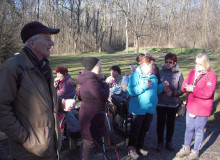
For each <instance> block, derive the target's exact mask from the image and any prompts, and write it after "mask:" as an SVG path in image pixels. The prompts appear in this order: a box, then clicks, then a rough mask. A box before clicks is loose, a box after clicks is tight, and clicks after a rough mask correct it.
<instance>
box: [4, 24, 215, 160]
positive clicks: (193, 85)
mask: <svg viewBox="0 0 220 160" xmlns="http://www.w3.org/2000/svg"><path fill="white" fill-rule="evenodd" d="M59 31H60V30H59V29H56V28H49V27H47V26H45V25H43V24H42V23H40V22H37V21H34V22H30V23H28V24H26V25H25V26H24V27H23V29H22V31H21V39H22V40H23V43H24V48H23V49H22V51H21V53H20V55H21V56H22V57H23V59H24V62H25V68H24V71H23V75H22V79H21V85H20V87H19V88H18V86H17V85H18V81H17V79H18V76H17V68H18V67H19V63H20V62H18V61H17V59H16V58H15V57H12V58H9V59H8V60H6V61H5V63H4V64H3V65H2V66H1V69H0V79H1V82H2V83H0V97H1V99H0V130H1V131H2V132H4V133H6V135H7V136H8V140H9V145H10V153H11V155H12V157H13V159H15V160H23V159H26V160H38V159H39V160H41V159H47V160H55V159H59V151H60V148H61V144H62V138H61V128H60V126H59V119H58V112H61V113H63V112H68V111H71V110H72V109H74V106H75V100H74V97H75V95H76V81H75V80H74V79H72V78H71V77H70V75H69V74H68V69H67V68H63V67H59V68H57V69H56V73H57V78H55V79H54V78H53V75H52V72H51V68H50V66H49V61H48V60H47V57H48V56H50V50H51V48H52V47H53V46H54V42H53V41H52V38H51V35H52V34H57V33H59ZM136 61H137V67H136V68H135V69H133V70H132V73H131V74H129V75H126V76H127V78H128V81H127V83H126V84H125V85H124V86H123V91H124V92H126V93H127V94H128V95H129V110H128V112H129V113H130V114H131V115H132V122H131V130H130V132H129V142H128V154H129V156H131V158H133V159H138V158H139V157H140V155H142V156H147V154H148V151H147V150H146V148H145V144H144V139H145V135H146V133H147V132H148V130H149V129H150V124H151V121H152V119H153V115H154V113H155V112H156V111H157V139H158V144H157V147H156V150H157V151H158V152H159V151H161V150H162V149H163V147H164V128H165V125H166V143H165V148H166V149H167V150H169V151H174V148H173V145H172V136H173V133H174V125H175V117H176V112H177V107H178V105H179V97H180V96H182V95H183V94H184V93H186V95H187V106H186V108H187V113H186V130H185V137H184V145H183V147H182V148H181V149H180V151H179V152H178V153H177V154H176V156H178V157H183V156H188V157H189V159H198V157H199V149H200V147H201V144H202V142H203V137H204V127H205V125H206V122H207V120H208V116H210V114H211V110H212V106H213V101H214V91H215V87H216V83H217V78H216V75H215V73H214V71H213V70H212V69H211V67H210V62H209V58H208V56H207V55H206V54H204V53H199V54H197V55H196V57H195V60H194V66H195V67H194V68H193V69H192V71H190V73H189V74H188V76H187V77H186V78H185V79H184V78H183V75H182V73H181V72H180V71H179V66H178V64H177V56H176V55H175V54H173V53H168V54H166V55H165V58H164V64H163V65H162V69H161V70H159V69H158V67H157V66H156V64H155V59H154V58H153V57H152V55H151V54H150V53H143V54H139V55H138V56H137V58H136ZM82 65H83V66H84V70H83V71H82V72H80V73H79V74H78V76H77V83H78V84H79V85H80V96H81V99H82V102H81V106H80V110H79V123H80V133H81V137H82V139H83V141H82V145H81V149H80V152H81V153H80V159H82V160H87V159H89V153H90V150H91V148H92V147H93V146H94V144H95V143H96V141H98V140H99V139H100V138H102V137H103V136H104V135H105V134H106V128H105V107H106V103H107V101H108V98H109V90H110V88H111V87H115V86H119V85H123V84H124V83H123V82H122V81H123V76H122V74H121V70H120V68H119V66H112V67H111V68H110V71H111V76H110V77H108V78H107V79H106V80H105V76H103V74H102V73H101V61H100V60H99V59H98V58H95V57H86V58H83V61H82ZM54 85H55V87H54ZM67 86H68V89H67V88H66V89H65V90H67V91H68V92H65V93H64V92H63V91H62V90H63V89H64V88H65V87H67ZM66 99H73V100H72V101H71V103H70V104H68V107H67V105H66V104H67V100H66ZM194 134H195V143H194V148H193V149H190V147H191V146H190V145H191V141H192V139H193V136H194Z"/></svg>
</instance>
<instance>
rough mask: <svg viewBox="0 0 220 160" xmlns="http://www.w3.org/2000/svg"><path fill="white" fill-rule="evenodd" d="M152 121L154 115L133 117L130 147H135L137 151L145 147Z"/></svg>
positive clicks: (147, 114)
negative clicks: (145, 139) (146, 136)
mask: <svg viewBox="0 0 220 160" xmlns="http://www.w3.org/2000/svg"><path fill="white" fill-rule="evenodd" d="M152 119H153V115H152V114H149V113H146V114H145V115H133V117H132V122H131V130H130V132H129V142H128V146H133V147H135V148H136V149H140V148H143V147H144V138H145V135H146V133H147V132H148V131H149V129H150V124H151V121H152Z"/></svg>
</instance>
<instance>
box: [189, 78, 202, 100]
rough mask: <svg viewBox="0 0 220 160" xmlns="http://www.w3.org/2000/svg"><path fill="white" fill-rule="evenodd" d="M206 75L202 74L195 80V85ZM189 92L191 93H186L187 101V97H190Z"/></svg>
mask: <svg viewBox="0 0 220 160" xmlns="http://www.w3.org/2000/svg"><path fill="white" fill-rule="evenodd" d="M204 76H205V74H202V75H201V76H200V77H199V79H198V80H197V81H196V82H195V86H196V84H197V83H198V82H199V80H200V79H202V77H204ZM189 93H190V92H188V93H187V94H186V101H187V99H188V96H189Z"/></svg>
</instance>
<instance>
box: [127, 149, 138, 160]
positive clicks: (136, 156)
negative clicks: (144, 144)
mask: <svg viewBox="0 0 220 160" xmlns="http://www.w3.org/2000/svg"><path fill="white" fill-rule="evenodd" d="M128 155H129V156H130V157H131V159H134V160H136V159H138V158H139V155H138V154H137V152H136V150H135V149H131V150H129V151H128Z"/></svg>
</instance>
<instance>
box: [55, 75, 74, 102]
mask: <svg viewBox="0 0 220 160" xmlns="http://www.w3.org/2000/svg"><path fill="white" fill-rule="evenodd" d="M72 81H73V79H72V78H71V76H70V75H69V74H67V75H66V77H65V78H64V80H63V81H61V82H59V84H58V86H59V85H60V87H61V89H60V90H59V92H58V93H57V95H58V96H59V97H61V98H64V99H72V98H74V96H75V94H76V86H73V85H70V82H72Z"/></svg>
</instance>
